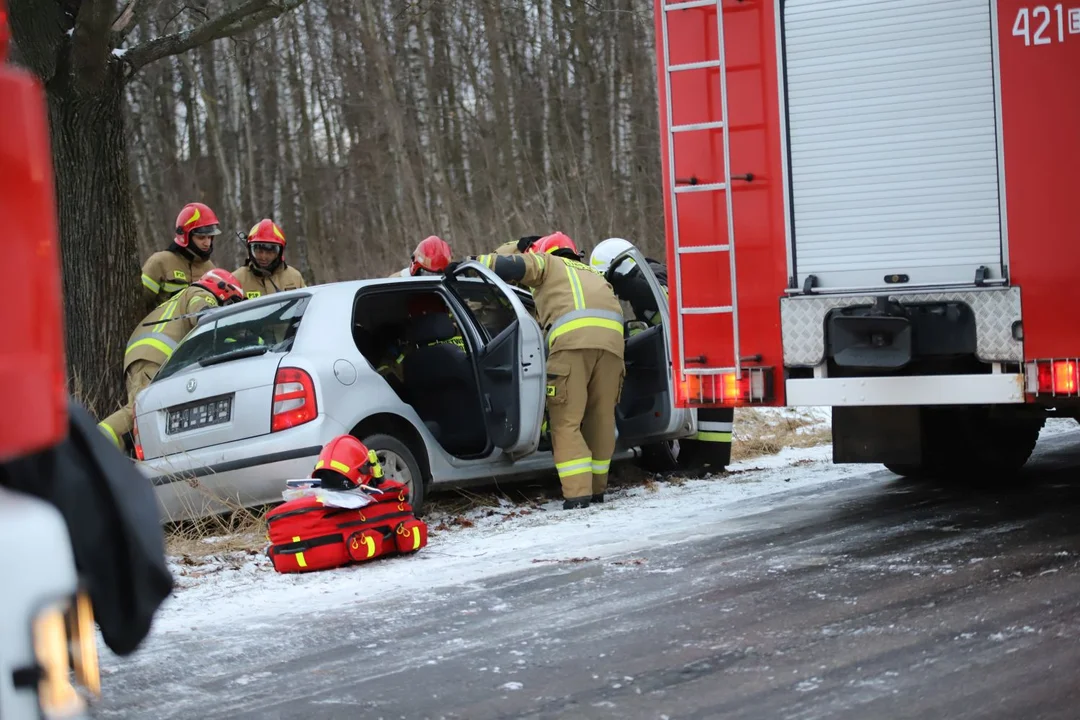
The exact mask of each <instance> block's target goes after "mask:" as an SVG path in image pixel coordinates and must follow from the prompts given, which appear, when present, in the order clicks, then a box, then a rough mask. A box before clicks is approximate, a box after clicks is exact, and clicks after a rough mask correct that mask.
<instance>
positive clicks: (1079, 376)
mask: <svg viewBox="0 0 1080 720" xmlns="http://www.w3.org/2000/svg"><path fill="white" fill-rule="evenodd" d="M1026 374H1027V390H1028V392H1029V393H1034V394H1036V395H1077V394H1080V361H1077V360H1036V361H1035V362H1030V363H1028V364H1027V373H1026Z"/></svg>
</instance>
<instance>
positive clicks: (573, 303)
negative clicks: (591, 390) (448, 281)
mask: <svg viewBox="0 0 1080 720" xmlns="http://www.w3.org/2000/svg"><path fill="white" fill-rule="evenodd" d="M477 261H479V262H481V263H483V264H484V265H486V266H487V267H489V268H491V269H492V270H493V271H494V272H495V274H496V275H498V276H499V277H500V278H502V279H503V280H506V281H509V282H517V283H520V284H522V285H525V286H528V287H529V288H530V289H531V291H532V294H533V298H534V300H535V302H536V315H537V318H538V322H539V324H540V327H541V329H543V331H544V333H545V334H546V336H547V346H548V352H549V353H550V352H555V351H558V350H608V351H610V352H613V353H615V354H616V355H618V356H619V357H622V356H623V349H624V343H623V314H622V306H621V305H620V304H619V299H618V298H617V297H615V292H614V291H613V290H612V288H611V285H609V284H608V283H607V281H606V280H604V276H603V275H601V274H600V273H598V272H597V271H596V270H593V269H592V268H591V267H589V266H588V265H586V264H584V263H580V262H577V261H576V260H568V259H566V258H563V257H559V256H557V255H546V254H545V255H541V254H538V253H526V254H519V255H513V256H509V257H508V256H500V255H481V256H480V257H478V258H477Z"/></svg>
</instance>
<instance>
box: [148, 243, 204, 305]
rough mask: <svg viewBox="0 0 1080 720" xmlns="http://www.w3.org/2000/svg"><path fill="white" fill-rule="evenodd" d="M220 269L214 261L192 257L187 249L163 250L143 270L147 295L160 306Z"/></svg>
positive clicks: (149, 260) (149, 259) (153, 256)
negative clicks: (212, 271) (215, 269)
mask: <svg viewBox="0 0 1080 720" xmlns="http://www.w3.org/2000/svg"><path fill="white" fill-rule="evenodd" d="M215 267H216V265H214V263H213V261H212V260H209V259H207V260H203V259H202V258H200V257H195V256H189V255H188V254H187V252H185V251H184V250H180V249H177V250H176V251H173V250H162V251H161V252H156V253H154V254H153V255H151V256H150V257H149V258H148V259H147V260H146V264H145V265H143V268H142V284H143V295H144V297H146V298H147V299H152V300H153V301H154V302H155V304H160V303H163V302H165V301H166V300H168V299H169V298H171V297H172V296H173V295H175V294H176V293H178V292H180V291H181V290H183V289H184V288H186V287H187V286H188V285H190V284H191V283H193V282H195V281H196V280H198V279H199V278H201V277H202V276H203V275H205V274H206V273H208V272H210V271H211V270H213V269H214V268H215Z"/></svg>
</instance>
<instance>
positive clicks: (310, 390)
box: [270, 367, 319, 432]
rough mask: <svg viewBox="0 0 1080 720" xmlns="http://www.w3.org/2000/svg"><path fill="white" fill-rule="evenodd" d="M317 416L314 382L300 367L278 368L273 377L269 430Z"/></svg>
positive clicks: (289, 426)
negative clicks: (272, 402) (272, 404)
mask: <svg viewBox="0 0 1080 720" xmlns="http://www.w3.org/2000/svg"><path fill="white" fill-rule="evenodd" d="M318 416H319V407H318V405H317V404H316V403H315V383H314V382H312V380H311V376H310V375H308V374H307V373H306V372H304V371H303V370H301V369H300V368H290V367H285V368H279V369H278V371H277V377H275V378H274V406H273V410H272V411H271V414H270V432H277V431H279V430H286V429H288V428H291V427H296V426H297V425H303V424H304V423H307V422H311V421H312V420H314V419H315V418H317V417H318Z"/></svg>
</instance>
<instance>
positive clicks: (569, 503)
mask: <svg viewBox="0 0 1080 720" xmlns="http://www.w3.org/2000/svg"><path fill="white" fill-rule="evenodd" d="M589 502H590V498H589V497H588V496H587V495H586V496H585V497H579V498H566V499H565V500H563V504H562V509H563V510H578V509H584V508H587V507H589Z"/></svg>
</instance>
